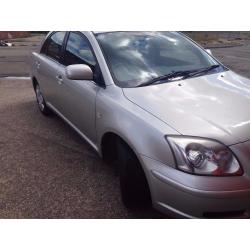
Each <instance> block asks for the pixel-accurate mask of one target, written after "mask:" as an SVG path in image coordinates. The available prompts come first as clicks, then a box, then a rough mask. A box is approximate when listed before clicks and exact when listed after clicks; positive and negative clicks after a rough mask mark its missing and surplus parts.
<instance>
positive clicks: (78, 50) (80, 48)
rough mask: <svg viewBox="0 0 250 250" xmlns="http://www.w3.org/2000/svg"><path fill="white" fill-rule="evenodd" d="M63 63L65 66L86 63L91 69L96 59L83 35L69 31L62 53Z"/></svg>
mask: <svg viewBox="0 0 250 250" xmlns="http://www.w3.org/2000/svg"><path fill="white" fill-rule="evenodd" d="M64 64H65V65H66V66H68V65H72V64H87V65H89V66H91V68H92V69H93V67H94V66H95V65H96V60H95V57H94V55H93V53H92V51H91V48H90V44H89V42H88V41H87V39H86V38H85V37H83V36H81V35H80V34H77V33H73V32H70V34H69V38H68V42H67V46H66V50H65V55H64Z"/></svg>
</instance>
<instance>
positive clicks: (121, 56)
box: [95, 32, 221, 88]
mask: <svg viewBox="0 0 250 250" xmlns="http://www.w3.org/2000/svg"><path fill="white" fill-rule="evenodd" d="M95 35H96V38H97V40H98V42H99V44H100V47H101V48H102V51H103V54H104V56H105V58H106V60H107V63H108V65H109V67H110V71H111V73H112V76H113V78H114V81H115V83H116V84H117V85H118V86H120V87H123V88H127V87H136V86H139V85H141V84H143V83H145V82H148V81H150V80H151V79H154V78H157V77H160V76H164V75H167V74H170V73H172V72H179V71H193V70H201V69H204V68H209V67H211V66H213V65H218V62H217V61H216V60H214V59H213V58H212V57H211V56H209V55H208V54H207V53H206V52H205V51H204V50H202V49H201V48H200V47H199V46H197V45H196V44H194V43H193V42H191V41H190V40H189V39H187V38H185V37H184V36H182V35H181V34H179V33H177V32H107V33H99V34H95ZM218 70H221V69H217V71H218Z"/></svg>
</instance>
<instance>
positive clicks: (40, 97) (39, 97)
mask: <svg viewBox="0 0 250 250" xmlns="http://www.w3.org/2000/svg"><path fill="white" fill-rule="evenodd" d="M36 98H37V103H38V106H39V108H40V109H41V110H42V111H43V110H44V99H43V95H42V93H41V90H40V88H39V87H38V86H37V87H36Z"/></svg>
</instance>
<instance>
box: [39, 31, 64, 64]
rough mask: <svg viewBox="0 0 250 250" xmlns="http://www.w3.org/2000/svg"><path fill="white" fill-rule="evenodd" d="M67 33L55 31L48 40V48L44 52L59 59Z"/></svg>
mask: <svg viewBox="0 0 250 250" xmlns="http://www.w3.org/2000/svg"><path fill="white" fill-rule="evenodd" d="M65 34H66V32H56V33H54V34H53V35H52V36H51V37H50V38H49V39H48V41H47V42H46V50H45V51H44V53H45V54H47V55H48V56H49V57H51V58H54V59H55V60H57V61H59V59H60V55H61V50H62V45H63V40H64V37H65Z"/></svg>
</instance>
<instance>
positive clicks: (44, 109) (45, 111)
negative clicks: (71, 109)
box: [35, 84, 51, 115]
mask: <svg viewBox="0 0 250 250" xmlns="http://www.w3.org/2000/svg"><path fill="white" fill-rule="evenodd" d="M35 92H36V101H37V104H38V107H39V110H40V111H41V112H42V114H44V115H49V114H50V113H51V111H50V109H49V108H48V107H47V105H46V103H45V100H44V97H43V94H42V92H41V89H40V86H39V84H36V86H35Z"/></svg>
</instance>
